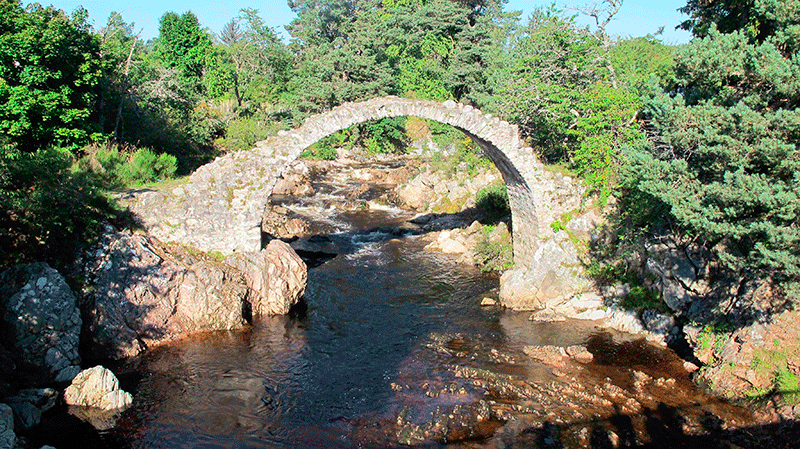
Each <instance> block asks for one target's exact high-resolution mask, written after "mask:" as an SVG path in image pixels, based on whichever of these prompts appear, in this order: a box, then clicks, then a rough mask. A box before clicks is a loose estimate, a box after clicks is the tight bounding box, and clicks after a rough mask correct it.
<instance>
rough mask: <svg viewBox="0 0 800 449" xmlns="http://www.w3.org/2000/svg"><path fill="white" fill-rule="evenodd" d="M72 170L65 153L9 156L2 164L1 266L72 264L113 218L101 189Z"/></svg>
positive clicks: (50, 151)
mask: <svg viewBox="0 0 800 449" xmlns="http://www.w3.org/2000/svg"><path fill="white" fill-rule="evenodd" d="M71 164H72V155H71V154H70V152H69V151H67V150H54V149H44V150H37V151H31V152H22V151H19V150H10V151H7V152H6V153H5V154H4V155H3V157H2V158H0V265H6V264H11V263H16V262H23V261H27V260H30V259H34V260H46V261H48V262H50V263H53V264H55V265H56V266H63V265H66V264H69V263H71V262H72V260H73V257H74V254H75V250H76V249H77V248H78V247H79V244H80V242H83V241H85V240H87V239H91V238H92V237H93V236H94V235H95V234H96V232H97V231H98V229H99V227H100V224H101V222H102V221H103V220H105V219H107V218H108V217H109V216H111V215H112V214H113V213H114V208H113V207H112V205H111V203H110V201H109V200H108V199H107V198H106V196H105V195H104V194H103V193H102V191H101V190H100V188H99V187H100V186H98V185H97V184H96V183H95V182H93V181H92V179H90V178H89V177H88V176H87V175H85V174H83V173H80V172H78V173H73V172H72V171H71V170H70V165H71Z"/></svg>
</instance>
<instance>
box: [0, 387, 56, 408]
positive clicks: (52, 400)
mask: <svg viewBox="0 0 800 449" xmlns="http://www.w3.org/2000/svg"><path fill="white" fill-rule="evenodd" d="M58 398H59V394H58V392H57V391H56V390H54V389H52V388H29V389H25V390H20V391H18V392H17V394H16V395H14V396H12V397H10V398H6V402H7V403H8V404H14V403H22V402H27V403H29V404H32V405H33V406H34V407H36V408H38V409H39V411H40V412H42V413H44V412H46V411H48V410H50V409H51V408H53V407H55V406H56V404H57V403H58Z"/></svg>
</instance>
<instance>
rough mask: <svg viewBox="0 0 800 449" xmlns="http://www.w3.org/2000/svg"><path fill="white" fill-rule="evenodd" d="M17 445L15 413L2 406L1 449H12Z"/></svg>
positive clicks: (0, 414) (0, 409) (0, 417)
mask: <svg viewBox="0 0 800 449" xmlns="http://www.w3.org/2000/svg"><path fill="white" fill-rule="evenodd" d="M16 444H17V435H16V434H15V433H14V411H13V410H11V407H9V406H8V405H6V404H0V449H11V448H13V447H15V446H16Z"/></svg>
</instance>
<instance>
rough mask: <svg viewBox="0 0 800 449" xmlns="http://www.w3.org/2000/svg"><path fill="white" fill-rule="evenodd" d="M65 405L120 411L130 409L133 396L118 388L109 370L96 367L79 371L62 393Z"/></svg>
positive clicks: (117, 381)
mask: <svg viewBox="0 0 800 449" xmlns="http://www.w3.org/2000/svg"><path fill="white" fill-rule="evenodd" d="M64 402H66V403H67V405H77V406H83V407H94V408H99V409H101V410H120V409H125V408H128V407H130V405H131V404H132V403H133V396H131V394H130V393H126V392H124V391H122V390H120V388H119V380H118V379H117V376H115V375H114V373H112V372H111V371H110V370H108V369H106V368H104V367H102V366H100V365H97V366H95V367H92V368H89V369H86V370H83V371H81V372H80V373H79V374H78V375H77V376H75V379H73V380H72V384H71V385H70V386H69V387H67V389H66V390H65V391H64Z"/></svg>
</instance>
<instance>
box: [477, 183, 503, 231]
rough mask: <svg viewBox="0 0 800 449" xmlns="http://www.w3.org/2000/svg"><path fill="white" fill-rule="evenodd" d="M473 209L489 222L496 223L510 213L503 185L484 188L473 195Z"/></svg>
mask: <svg viewBox="0 0 800 449" xmlns="http://www.w3.org/2000/svg"><path fill="white" fill-rule="evenodd" d="M475 208H476V209H477V210H478V213H480V214H481V216H482V217H483V218H484V220H486V221H489V222H497V221H500V220H501V219H502V218H504V217H506V216H508V215H509V214H510V213H511V206H509V204H508V190H507V189H506V185H505V184H500V185H494V186H489V187H484V188H482V189H480V190H478V193H477V194H475Z"/></svg>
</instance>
